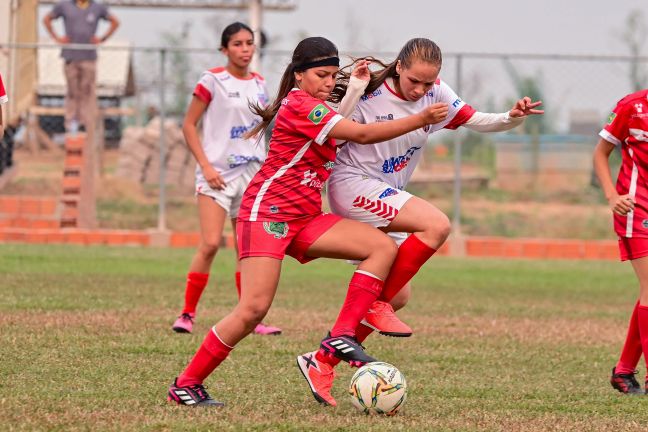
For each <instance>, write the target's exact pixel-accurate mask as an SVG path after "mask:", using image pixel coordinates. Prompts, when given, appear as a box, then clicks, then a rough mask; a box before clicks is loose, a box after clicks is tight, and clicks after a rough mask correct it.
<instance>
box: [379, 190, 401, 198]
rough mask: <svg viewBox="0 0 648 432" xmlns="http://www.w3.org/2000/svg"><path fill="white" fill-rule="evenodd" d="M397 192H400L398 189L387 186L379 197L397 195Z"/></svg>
mask: <svg viewBox="0 0 648 432" xmlns="http://www.w3.org/2000/svg"><path fill="white" fill-rule="evenodd" d="M397 194H398V191H397V190H396V189H392V188H387V189H385V190H384V191H383V193H381V194H380V195H378V198H380V199H383V198H387V197H388V196H394V195H397Z"/></svg>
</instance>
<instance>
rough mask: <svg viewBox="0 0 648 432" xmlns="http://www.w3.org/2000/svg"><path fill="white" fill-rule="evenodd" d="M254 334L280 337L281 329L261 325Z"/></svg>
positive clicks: (258, 325)
mask: <svg viewBox="0 0 648 432" xmlns="http://www.w3.org/2000/svg"><path fill="white" fill-rule="evenodd" d="M254 334H258V335H264V336H279V335H280V334H281V329H280V328H279V327H275V326H270V325H267V324H263V323H259V324H257V326H256V327H255V329H254Z"/></svg>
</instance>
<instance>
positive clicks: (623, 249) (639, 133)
mask: <svg viewBox="0 0 648 432" xmlns="http://www.w3.org/2000/svg"><path fill="white" fill-rule="evenodd" d="M599 136H600V137H601V139H600V140H599V142H598V144H597V145H596V148H595V149H594V170H595V171H596V175H597V176H598V178H599V181H600V182H601V187H602V188H603V192H604V193H605V198H606V199H607V200H608V203H609V204H610V208H611V210H612V213H613V217H614V230H615V231H616V234H617V235H618V236H619V251H620V254H621V261H626V260H629V261H630V263H631V264H632V268H633V269H634V271H635V274H636V275H637V279H639V300H638V301H637V303H636V304H635V306H634V310H633V312H632V316H631V318H630V324H629V325H628V334H627V336H626V340H625V344H624V346H623V350H622V351H621V357H620V358H619V361H618V362H617V364H616V366H615V367H613V368H612V376H611V377H610V383H611V384H612V387H614V388H615V389H617V390H618V391H620V392H621V393H626V394H633V395H643V394H645V390H644V389H642V388H641V386H640V385H639V383H638V382H637V380H636V379H635V376H634V375H635V373H636V371H635V367H636V366H637V364H638V363H639V359H640V358H641V354H642V353H643V355H644V360H645V361H646V365H647V366H648V89H647V90H641V91H638V92H636V93H632V94H630V95H628V96H626V97H624V98H623V99H621V100H620V101H619V103H618V104H617V106H616V108H615V109H614V111H613V112H612V114H610V117H609V119H608V124H607V125H606V126H605V127H604V128H603V130H601V132H600V133H599ZM616 146H619V147H620V149H621V169H620V170H619V176H618V178H617V182H616V187H615V186H614V183H613V182H612V176H611V174H610V166H609V158H610V154H611V153H612V151H613V150H614V148H615V147H616Z"/></svg>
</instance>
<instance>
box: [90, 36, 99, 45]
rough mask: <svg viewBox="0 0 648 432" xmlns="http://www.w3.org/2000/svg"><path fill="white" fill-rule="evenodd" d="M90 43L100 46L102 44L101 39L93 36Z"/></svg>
mask: <svg viewBox="0 0 648 432" xmlns="http://www.w3.org/2000/svg"><path fill="white" fill-rule="evenodd" d="M90 43H92V44H95V45H99V44H100V43H101V39H99V38H98V37H97V36H92V37H91V38H90Z"/></svg>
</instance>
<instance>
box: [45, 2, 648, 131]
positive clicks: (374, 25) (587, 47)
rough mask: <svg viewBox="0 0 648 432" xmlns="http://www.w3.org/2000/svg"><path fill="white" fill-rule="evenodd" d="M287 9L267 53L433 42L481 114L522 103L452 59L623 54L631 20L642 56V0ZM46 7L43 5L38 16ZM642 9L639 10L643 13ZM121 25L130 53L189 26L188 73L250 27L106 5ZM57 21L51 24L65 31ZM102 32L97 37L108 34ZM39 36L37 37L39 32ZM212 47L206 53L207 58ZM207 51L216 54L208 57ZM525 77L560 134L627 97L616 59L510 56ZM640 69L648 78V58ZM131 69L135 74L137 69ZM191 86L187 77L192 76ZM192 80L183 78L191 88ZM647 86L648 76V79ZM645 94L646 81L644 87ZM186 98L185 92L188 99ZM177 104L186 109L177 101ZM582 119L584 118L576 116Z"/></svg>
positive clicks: (388, 48) (496, 62)
mask: <svg viewBox="0 0 648 432" xmlns="http://www.w3.org/2000/svg"><path fill="white" fill-rule="evenodd" d="M295 3H296V5H297V7H296V8H295V10H293V11H289V12H274V11H266V13H265V14H264V17H263V25H262V27H263V29H264V32H265V33H266V34H267V35H268V37H269V39H270V44H269V46H268V49H270V50H279V51H285V52H287V53H289V52H291V51H292V50H293V49H294V47H295V46H296V44H297V42H298V41H299V40H301V39H302V38H303V37H305V36H324V37H327V38H329V39H330V40H332V41H333V42H334V43H335V44H336V45H337V46H338V48H339V50H340V51H341V52H349V51H351V52H354V53H362V54H366V53H371V54H376V55H377V56H378V57H380V58H382V59H384V60H387V61H391V60H392V59H393V58H394V57H395V53H397V52H398V51H399V50H400V48H401V47H402V45H403V44H404V43H405V42H406V41H407V40H408V39H410V38H413V37H426V38H429V39H432V40H434V41H435V42H436V43H437V44H438V45H439V46H440V47H441V49H442V51H443V54H444V63H443V70H442V73H441V78H442V79H444V80H445V81H446V82H447V83H448V84H449V85H451V87H453V88H455V90H457V92H458V93H459V95H460V96H462V97H463V98H464V100H466V101H467V102H469V103H471V104H472V105H473V106H475V107H476V108H478V109H479V108H481V110H482V111H488V110H490V111H503V110H507V109H508V107H509V106H510V103H511V101H512V100H513V99H515V98H518V97H521V96H522V95H521V94H519V91H518V90H517V89H516V87H515V85H514V84H513V80H512V78H511V75H510V70H508V69H507V67H506V64H505V63H506V62H505V60H503V59H502V58H498V59H481V58H474V57H473V58H467V59H466V60H465V65H464V68H463V72H462V73H463V75H462V79H457V73H456V67H455V64H454V63H453V61H454V60H455V59H456V57H454V58H453V54H457V53H497V54H515V53H524V54H567V55H569V54H576V55H627V54H629V51H628V48H627V46H626V45H625V44H624V43H623V38H622V36H621V35H622V33H623V31H624V29H625V27H626V22H627V20H628V18H629V16H631V14H633V13H634V14H636V13H638V12H639V13H643V22H644V24H645V25H646V26H647V28H646V29H645V31H644V32H643V33H645V36H644V35H643V33H642V36H643V37H644V40H643V45H644V46H645V47H646V48H644V52H643V53H642V54H643V55H644V56H648V7H646V6H647V4H646V0H614V1H610V0H607V1H603V0H545V1H536V2H530V1H520V0H492V1H490V2H487V1H483V0H462V1H453V2H449V1H444V2H440V1H438V2H437V1H433V0H427V1H425V0H402V1H400V2H395V1H393V0H347V1H344V0H327V1H315V0H295ZM49 9H50V7H45V6H41V7H40V16H41V17H42V16H43V14H44V13H46V12H47V11H48V10H49ZM641 11H643V12H641ZM112 13H113V14H115V15H116V16H117V17H118V18H119V19H120V21H121V26H120V28H119V29H118V30H117V33H116V34H115V36H114V38H115V39H116V40H128V41H130V43H131V44H132V45H135V46H160V45H163V44H164V39H163V38H162V37H161V35H162V34H163V33H165V32H166V33H174V34H179V33H180V32H181V29H182V27H183V25H185V23H186V24H188V26H189V27H188V28H189V36H188V39H189V40H188V41H187V42H186V46H191V47H196V48H203V49H207V50H210V51H207V52H206V53H205V54H201V55H198V54H191V59H190V60H189V61H188V63H190V64H191V66H192V68H194V69H197V70H195V71H194V70H192V71H191V73H190V75H191V77H193V76H194V75H195V76H196V77H197V76H198V73H199V71H200V70H203V69H205V68H207V67H214V66H218V65H221V64H222V62H223V58H222V57H220V56H219V54H217V47H218V45H219V42H220V32H221V31H222V29H223V28H224V26H225V25H227V24H229V23H230V22H232V21H235V20H241V21H247V11H225V10H222V9H217V10H213V11H211V10H205V9H200V10H191V9H185V10H183V9H150V8H149V9H141V8H116V7H115V8H112ZM60 21H61V20H59V22H58V23H56V25H57V26H58V27H57V28H59V31H61V30H60V29H62V23H61V22H60ZM105 28H106V27H105V24H104V27H101V28H100V29H99V34H102V33H103V31H104V30H105ZM41 34H42V35H44V31H43V30H42V28H41ZM212 50H213V51H212ZM211 52H213V53H214V54H211ZM286 58H287V55H286V54H284V55H283V56H275V57H272V56H270V55H269V56H267V57H266V59H264V62H263V64H262V70H261V72H262V73H263V74H264V75H265V76H266V78H267V80H268V83H269V88H270V91H271V94H273V93H274V90H275V89H276V86H277V84H278V80H279V77H280V76H281V73H282V72H283V69H284V67H285V64H286V63H287V61H286ZM512 64H513V66H514V68H515V69H516V70H517V72H518V73H519V74H520V75H521V76H522V77H530V78H532V79H534V80H536V81H537V82H539V84H540V86H541V88H542V93H543V94H542V97H543V99H544V100H545V102H546V104H545V108H547V109H548V110H549V111H548V112H549V113H550V114H551V115H552V116H553V118H552V119H551V121H552V122H553V123H554V124H556V125H557V127H556V128H557V129H560V130H562V131H565V130H567V129H568V127H569V123H570V121H571V119H572V118H576V116H581V117H583V116H584V117H588V118H593V119H594V121H595V122H597V121H599V120H598V119H600V121H602V120H604V119H605V118H606V116H607V114H608V113H609V111H610V110H611V109H612V108H613V107H614V104H615V102H616V101H617V100H619V99H620V98H621V97H622V96H624V95H625V94H627V93H630V92H631V91H632V88H631V85H630V84H629V82H630V80H629V78H628V76H629V72H628V70H629V66H628V64H627V63H623V62H614V61H606V62H588V61H582V60H579V61H560V62H559V61H553V60H532V59H515V58H514V59H513V61H512ZM644 68H645V70H646V73H647V74H648V61H647V62H645V64H644ZM139 69H140V70H138V71H136V73H137V74H139V75H138V76H139V77H141V76H142V69H150V67H149V68H141V67H140V68H139ZM191 80H193V78H192V79H191ZM191 80H190V81H191ZM647 81H648V78H647ZM645 86H646V87H648V82H647V83H646V84H645ZM188 94H190V92H189V93H188ZM181 103H184V102H181ZM579 112H580V113H582V112H585V114H579Z"/></svg>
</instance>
